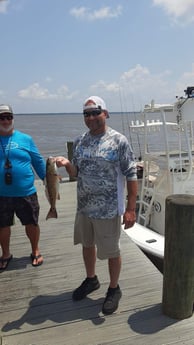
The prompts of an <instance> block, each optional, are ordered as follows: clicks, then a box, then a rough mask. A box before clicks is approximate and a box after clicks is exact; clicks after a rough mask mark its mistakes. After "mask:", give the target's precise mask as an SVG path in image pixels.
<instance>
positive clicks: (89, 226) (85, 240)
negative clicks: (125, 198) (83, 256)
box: [74, 213, 121, 260]
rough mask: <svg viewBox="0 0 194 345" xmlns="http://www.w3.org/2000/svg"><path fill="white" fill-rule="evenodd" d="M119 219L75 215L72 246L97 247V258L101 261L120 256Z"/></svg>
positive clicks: (117, 217) (118, 217)
mask: <svg viewBox="0 0 194 345" xmlns="http://www.w3.org/2000/svg"><path fill="white" fill-rule="evenodd" d="M120 235H121V217H120V216H116V217H114V218H112V219H94V218H89V217H87V216H86V215H83V214H79V213H77V214H76V217H75V225H74V244H79V243H81V244H82V245H83V247H86V248H88V247H92V246H94V245H96V247H97V257H98V258H99V259H101V260H103V259H109V258H116V257H118V256H120V241H119V240H120Z"/></svg>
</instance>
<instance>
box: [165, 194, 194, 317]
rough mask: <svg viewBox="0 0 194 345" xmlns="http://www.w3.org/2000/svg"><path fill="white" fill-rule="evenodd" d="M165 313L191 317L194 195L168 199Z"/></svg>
mask: <svg viewBox="0 0 194 345" xmlns="http://www.w3.org/2000/svg"><path fill="white" fill-rule="evenodd" d="M165 213H166V216H165V250H164V276H163V297H162V308H163V313H164V314H166V315H167V316H169V317H172V318H175V319H185V318H188V317H190V316H192V313H193V300H194V196H192V195H185V194H183V195H180V194H177V195H170V196H168V197H167V198H166V212H165Z"/></svg>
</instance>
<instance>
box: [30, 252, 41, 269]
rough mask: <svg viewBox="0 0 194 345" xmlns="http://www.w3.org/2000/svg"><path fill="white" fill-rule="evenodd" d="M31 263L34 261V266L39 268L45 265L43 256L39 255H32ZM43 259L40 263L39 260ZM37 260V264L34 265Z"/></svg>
mask: <svg viewBox="0 0 194 345" xmlns="http://www.w3.org/2000/svg"><path fill="white" fill-rule="evenodd" d="M30 257H31V261H32V266H34V267H37V266H40V265H42V264H43V257H42V255H41V254H39V255H32V254H31V255H30ZM40 258H42V261H38V259H40ZM34 260H36V264H33V261H34Z"/></svg>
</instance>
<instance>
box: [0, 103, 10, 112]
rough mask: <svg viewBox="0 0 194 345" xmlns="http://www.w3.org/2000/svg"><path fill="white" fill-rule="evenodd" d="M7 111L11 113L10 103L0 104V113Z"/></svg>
mask: <svg viewBox="0 0 194 345" xmlns="http://www.w3.org/2000/svg"><path fill="white" fill-rule="evenodd" d="M4 113H9V114H13V110H12V108H11V107H10V105H6V104H0V114H4Z"/></svg>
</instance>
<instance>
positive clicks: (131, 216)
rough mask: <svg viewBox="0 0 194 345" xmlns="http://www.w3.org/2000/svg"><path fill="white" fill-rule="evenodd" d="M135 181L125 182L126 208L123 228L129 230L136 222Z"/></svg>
mask: <svg viewBox="0 0 194 345" xmlns="http://www.w3.org/2000/svg"><path fill="white" fill-rule="evenodd" d="M136 199H137V181H136V180H135V181H127V206H126V210H125V213H124V215H123V224H124V225H125V226H124V228H125V229H128V228H131V227H132V226H133V225H134V223H135V221H136V212H135V210H136Z"/></svg>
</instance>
